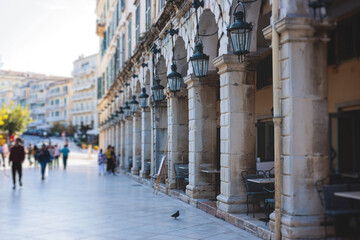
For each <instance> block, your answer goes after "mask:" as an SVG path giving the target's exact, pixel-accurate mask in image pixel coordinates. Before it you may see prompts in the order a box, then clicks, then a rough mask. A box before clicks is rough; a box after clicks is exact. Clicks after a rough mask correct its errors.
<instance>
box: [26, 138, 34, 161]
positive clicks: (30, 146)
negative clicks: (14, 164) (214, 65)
mask: <svg viewBox="0 0 360 240" xmlns="http://www.w3.org/2000/svg"><path fill="white" fill-rule="evenodd" d="M26 154H27V155H28V161H29V165H30V166H31V165H33V162H32V161H31V156H32V145H31V143H30V144H29V147H27V149H26Z"/></svg>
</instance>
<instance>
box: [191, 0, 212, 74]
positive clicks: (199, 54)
mask: <svg viewBox="0 0 360 240" xmlns="http://www.w3.org/2000/svg"><path fill="white" fill-rule="evenodd" d="M192 6H193V8H195V13H196V31H197V39H196V43H195V51H194V54H193V55H192V56H191V57H190V61H191V65H192V67H193V72H194V75H195V77H198V78H203V77H206V75H207V71H208V67H209V56H208V55H206V54H204V46H203V44H202V41H201V39H200V33H199V18H198V15H197V10H198V8H199V7H204V1H200V0H194V1H193V2H192Z"/></svg>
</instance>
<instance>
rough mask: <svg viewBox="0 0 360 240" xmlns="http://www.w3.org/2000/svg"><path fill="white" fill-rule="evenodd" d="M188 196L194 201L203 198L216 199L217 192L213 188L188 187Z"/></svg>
mask: <svg viewBox="0 0 360 240" xmlns="http://www.w3.org/2000/svg"><path fill="white" fill-rule="evenodd" d="M186 195H187V196H189V197H190V198H193V199H201V198H205V199H206V198H207V199H211V198H215V190H214V189H213V186H212V185H210V186H192V185H190V184H189V185H187V186H186Z"/></svg>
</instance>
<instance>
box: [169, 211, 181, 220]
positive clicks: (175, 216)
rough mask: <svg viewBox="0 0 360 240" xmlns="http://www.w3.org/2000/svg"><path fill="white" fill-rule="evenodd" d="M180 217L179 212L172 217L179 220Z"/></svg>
mask: <svg viewBox="0 0 360 240" xmlns="http://www.w3.org/2000/svg"><path fill="white" fill-rule="evenodd" d="M178 216H180V213H179V211H177V212H176V213H174V214H173V215H171V217H173V218H175V219H177V217H178Z"/></svg>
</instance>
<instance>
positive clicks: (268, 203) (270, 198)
mask: <svg viewBox="0 0 360 240" xmlns="http://www.w3.org/2000/svg"><path fill="white" fill-rule="evenodd" d="M263 189H264V192H265V200H264V202H265V208H264V211H265V215H266V219H265V224H267V223H268V222H269V220H270V217H269V216H270V213H271V212H272V211H274V209H275V199H274V193H275V190H274V189H269V188H266V187H263Z"/></svg>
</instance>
